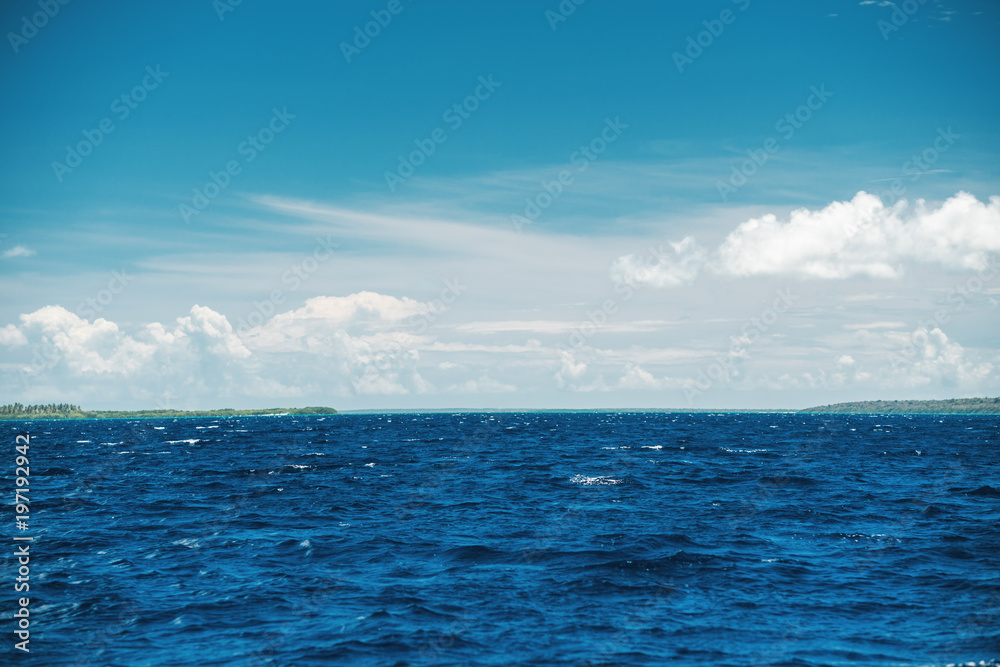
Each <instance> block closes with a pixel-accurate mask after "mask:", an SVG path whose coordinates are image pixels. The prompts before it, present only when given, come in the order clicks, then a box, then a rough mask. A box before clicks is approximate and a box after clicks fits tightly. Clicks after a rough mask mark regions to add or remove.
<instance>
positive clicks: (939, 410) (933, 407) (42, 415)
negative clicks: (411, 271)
mask: <svg viewBox="0 0 1000 667" xmlns="http://www.w3.org/2000/svg"><path fill="white" fill-rule="evenodd" d="M12 407H14V406H2V407H0V409H2V410H8V409H10V408H12ZM42 407H43V406H20V405H19V404H18V405H17V407H16V408H15V411H14V412H0V420H8V421H9V420H15V421H16V420H36V419H188V418H195V417H267V416H281V415H298V416H306V415H376V414H473V413H489V414H504V413H507V414H510V413H553V414H557V413H580V412H600V413H613V412H631V413H644V412H648V413H664V414H803V415H805V414H814V415H826V414H841V415H852V414H853V415H1000V398H953V399H946V400H940V401H854V402H847V403H832V404H830V405H821V406H816V407H812V408H805V409H802V410H793V409H781V408H775V409H768V408H729V409H726V408H592V409H591V408H562V409H559V408H542V409H538V408H528V409H518V408H511V409H508V408H478V409H464V408H422V409H420V408H417V409H397V410H392V409H389V410H379V409H371V410H345V411H338V410H335V409H333V408H328V407H305V408H265V409H259V410H235V409H230V408H225V409H221V410H81V409H79V408H78V406H72V409H70V410H53V411H46V410H42V409H40V408H42Z"/></svg>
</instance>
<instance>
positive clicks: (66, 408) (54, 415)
mask: <svg viewBox="0 0 1000 667" xmlns="http://www.w3.org/2000/svg"><path fill="white" fill-rule="evenodd" d="M335 414H338V413H337V411H336V410H334V409H333V408H321V407H309V408H267V409H263V410H233V409H231V408H225V409H222V410H83V409H81V408H80V406H79V405H71V404H69V403H49V404H48V405H22V404H20V403H13V404H11V405H0V419H144V418H152V417H159V418H170V417H247V416H249V417H253V416H261V415H335Z"/></svg>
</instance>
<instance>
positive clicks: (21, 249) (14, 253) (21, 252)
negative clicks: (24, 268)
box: [0, 245, 36, 259]
mask: <svg viewBox="0 0 1000 667" xmlns="http://www.w3.org/2000/svg"><path fill="white" fill-rule="evenodd" d="M34 254H36V253H35V251H34V250H32V249H30V248H28V247H26V246H23V245H16V246H14V247H13V248H11V249H10V250H5V251H4V253H3V255H0V257H3V258H4V259H11V258H13V257H31V256H32V255H34Z"/></svg>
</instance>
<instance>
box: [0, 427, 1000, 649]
mask: <svg viewBox="0 0 1000 667" xmlns="http://www.w3.org/2000/svg"><path fill="white" fill-rule="evenodd" d="M2 427H3V428H5V429H6V432H7V440H8V444H7V448H6V449H7V452H8V454H7V456H6V459H7V460H6V461H5V462H4V465H5V466H6V469H7V472H6V474H5V480H6V482H5V484H4V487H5V488H6V491H4V494H5V495H6V501H7V503H6V505H7V507H6V509H5V511H6V513H7V516H6V517H5V518H3V522H4V523H6V524H7V525H8V530H7V531H6V532H7V538H6V541H7V546H6V548H5V549H4V552H5V558H4V563H5V567H4V570H3V573H4V574H3V579H4V581H2V582H0V583H2V586H3V590H5V591H7V592H6V594H5V595H3V596H0V604H3V605H4V609H3V610H0V613H2V614H3V618H4V621H3V623H2V625H3V627H4V628H5V631H4V632H3V637H4V640H3V641H4V642H5V644H6V645H5V646H3V648H2V649H0V656H3V657H2V658H0V663H2V664H5V665H22V664H23V665H59V666H62V665H77V666H84V665H94V666H100V667H108V666H121V667H139V666H144V665H153V666H157V667H163V666H170V665H202V666H205V665H247V666H251V665H252V666H258V665H297V666H312V665H372V666H374V665H385V666H394V667H402V666H404V665H484V666H485V665H567V666H568V665H581V666H582V665H691V666H698V667H704V666H712V667H725V666H730V665H732V666H740V667H743V666H751V665H760V666H765V665H767V666H774V667H779V666H780V667H786V666H787V667H819V666H839V665H871V666H890V665H891V666H902V665H906V666H926V667H944V666H945V665H993V666H996V665H1000V662H998V661H997V660H998V658H1000V479H998V478H1000V418H998V417H996V416H958V415H895V416H885V415H881V416H877V415H872V416H869V415H818V414H817V415H806V414H794V413H785V414H782V413H773V414H763V413H760V414H758V413H754V414H750V413H717V414H716V413H697V414H680V413H666V412H627V411H626V412H561V413H560V412H492V413H461V414H444V413H431V414H398V413H397V414H343V415H326V416H293V415H286V416H273V417H227V418H184V419H133V420H64V421H60V420H48V421H31V422H27V421H23V422H9V421H8V422H2ZM18 434H28V435H30V441H29V443H30V448H29V449H28V450H27V459H29V461H28V463H29V464H30V465H29V466H27V467H28V468H29V470H27V471H22V472H21V473H17V474H16V473H15V458H16V456H17V455H18V453H17V452H16V451H15V446H16V444H15V442H16V436H17V435H18ZM25 472H27V473H28V474H27V478H28V479H29V482H28V483H27V486H29V488H30V491H29V494H28V495H29V496H30V503H29V505H30V508H29V509H30V511H29V512H28V513H27V514H26V515H25V518H24V523H23V524H22V525H23V527H16V524H15V519H16V518H17V517H20V516H22V515H20V514H16V508H15V502H14V501H15V489H16V488H17V487H16V486H15V478H16V476H17V475H18V474H20V475H21V476H24V474H23V473H25ZM22 509H23V508H22ZM16 537H21V538H31V539H30V540H28V539H22V540H15V539H14V538H16ZM24 545H28V547H27V548H28V550H29V553H30V556H29V557H27V559H28V561H29V564H28V565H25V566H24V567H27V568H28V569H29V570H30V574H28V575H27V579H26V581H25V582H24V583H28V584H29V586H30V591H28V592H20V593H18V592H15V591H14V585H15V580H16V577H18V573H19V572H21V573H23V570H19V568H20V567H21V565H19V564H18V560H17V558H18V557H17V556H16V555H15V549H16V548H18V547H23V546H24ZM21 562H23V561H21ZM22 597H27V598H28V605H27V606H26V607H24V608H26V609H28V612H27V613H28V614H30V616H29V617H28V623H29V627H28V630H26V631H25V632H27V633H28V634H29V639H28V641H29V643H28V644H26V645H24V647H25V648H28V649H29V650H28V651H27V652H25V651H23V650H21V649H18V648H15V644H16V643H17V642H19V641H21V639H20V638H19V636H18V635H17V634H16V631H17V630H18V623H19V619H18V618H15V617H14V613H15V610H20V609H21V608H22V607H21V606H20V605H21V601H20V598H22ZM21 618H24V616H23V615H22V617H21ZM22 626H23V624H22Z"/></svg>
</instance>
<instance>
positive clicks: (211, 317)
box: [0, 292, 433, 404]
mask: <svg viewBox="0 0 1000 667" xmlns="http://www.w3.org/2000/svg"><path fill="white" fill-rule="evenodd" d="M430 309H431V305H430V304H424V303H420V302H417V301H414V300H412V299H408V298H405V297H404V298H396V297H392V296H387V295H382V294H377V293H374V292H359V293H357V294H351V295H349V296H345V297H334V296H320V297H315V298H312V299H309V300H307V301H306V303H305V305H304V306H302V307H301V308H298V309H295V310H291V311H288V312H285V313H277V314H275V315H274V316H273V317H271V318H270V319H269V320H267V321H266V322H265V323H263V324H262V325H260V326H258V327H255V328H253V329H250V330H248V331H245V332H237V331H236V330H235V329H234V327H233V326H232V324H231V323H230V322H229V320H228V319H227V318H226V316H225V315H223V314H221V313H218V312H216V311H214V310H212V309H211V308H209V307H206V306H201V305H194V306H192V307H191V309H190V311H189V313H188V314H187V315H184V316H182V317H178V318H177V319H176V320H175V321H174V322H173V323H172V324H163V323H160V322H152V323H149V324H146V325H144V326H141V327H138V328H137V329H135V330H134V331H132V332H126V331H123V330H122V329H121V328H119V326H118V325H117V324H116V323H114V322H111V321H108V320H106V319H103V318H98V319H96V320H94V321H93V322H90V321H88V320H86V319H83V318H81V317H79V316H78V315H76V314H74V313H71V312H70V311H68V310H66V309H65V308H63V307H61V306H45V307H43V308H40V309H38V310H36V311H34V312H32V313H28V314H25V315H22V316H21V317H20V324H18V325H14V324H9V325H7V326H5V327H3V328H0V352H2V353H3V357H4V360H5V361H7V363H4V364H2V366H3V367H4V368H7V369H10V368H13V369H15V372H16V373H19V374H20V375H21V379H22V380H23V381H24V389H25V390H26V391H27V390H32V389H35V390H38V391H39V392H40V393H44V391H46V390H47V391H49V392H50V393H51V392H52V391H54V390H55V389H57V388H58V387H59V386H73V387H76V388H80V387H100V388H101V389H100V393H101V394H102V398H105V397H106V398H114V397H116V396H118V397H121V396H127V397H129V398H130V399H134V398H135V397H136V396H139V397H145V398H147V399H148V398H149V397H151V396H160V395H164V394H167V395H170V396H174V397H179V398H183V399H187V400H189V401H195V400H197V401H201V402H202V403H204V402H205V401H211V402H212V403H213V404H217V403H218V401H219V399H220V398H224V397H228V396H259V397H263V398H273V397H281V396H297V395H303V394H325V395H335V396H351V395H366V394H385V395H390V394H407V393H425V392H428V391H431V390H433V386H432V385H431V384H430V383H429V382H427V381H426V380H424V378H422V377H421V376H420V374H419V373H418V372H417V365H418V362H419V359H420V356H419V351H418V349H417V348H419V347H420V346H424V345H426V344H428V343H429V342H430V338H428V337H426V336H421V335H417V334H413V333H410V332H407V331H403V330H401V329H402V328H404V327H406V326H409V325H410V323H409V321H408V318H410V317H411V316H413V315H420V314H425V313H428V312H430ZM240 333H242V334H243V335H240ZM7 380H8V384H9V385H11V386H12V385H13V384H14V383H13V382H10V381H9V380H10V378H7Z"/></svg>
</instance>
